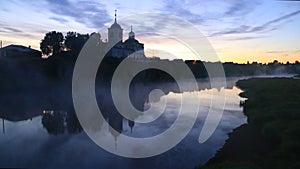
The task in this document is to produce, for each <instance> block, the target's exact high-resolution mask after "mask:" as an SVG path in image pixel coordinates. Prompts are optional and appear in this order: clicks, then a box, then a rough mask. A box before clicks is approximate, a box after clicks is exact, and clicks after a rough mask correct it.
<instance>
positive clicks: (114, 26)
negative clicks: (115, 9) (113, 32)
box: [110, 22, 122, 29]
mask: <svg viewBox="0 0 300 169" xmlns="http://www.w3.org/2000/svg"><path fill="white" fill-rule="evenodd" d="M110 28H118V29H122V28H121V26H120V25H119V24H118V23H117V22H114V23H113V24H112V25H111V27H110Z"/></svg>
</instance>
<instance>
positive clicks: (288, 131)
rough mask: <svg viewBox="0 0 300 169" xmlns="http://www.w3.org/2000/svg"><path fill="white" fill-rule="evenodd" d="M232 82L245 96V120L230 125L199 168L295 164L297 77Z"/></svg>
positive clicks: (298, 121)
mask: <svg viewBox="0 0 300 169" xmlns="http://www.w3.org/2000/svg"><path fill="white" fill-rule="evenodd" d="M236 86H237V87H239V88H240V89H242V90H243V91H244V92H242V93H240V96H241V97H244V98H247V99H248V100H247V101H246V102H245V105H244V110H243V111H244V114H245V115H246V116H247V117H248V120H247V121H248V124H244V125H242V126H240V127H238V128H236V129H234V130H233V131H232V132H231V133H230V134H229V138H228V140H227V141H226V143H225V144H224V146H223V147H222V148H221V149H220V150H219V151H218V152H217V153H216V155H215V157H213V158H212V159H210V160H209V161H208V162H207V163H206V164H205V165H204V166H202V167H199V169H213V168H214V169H215V168H222V169H226V168H228V169H229V168H230V169H234V168H236V169H238V168H239V169H240V168H243V169H244V168H245V169H246V168H249V169H250V168H251V169H253V168H261V169H271V168H275V169H277V168H278V169H280V168H291V169H292V168H299V166H300V163H299V162H298V161H299V156H297V154H298V153H299V150H300V146H298V143H299V141H300V136H299V134H297V133H300V125H299V124H300V114H299V113H298V111H299V109H300V105H299V103H300V93H299V91H300V80H298V79H294V78H292V77H291V78H251V79H246V80H239V81H238V82H237V84H236ZM297 92H298V93H297ZM297 110H298V111H297Z"/></svg>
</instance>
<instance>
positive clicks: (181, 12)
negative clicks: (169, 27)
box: [160, 0, 204, 23]
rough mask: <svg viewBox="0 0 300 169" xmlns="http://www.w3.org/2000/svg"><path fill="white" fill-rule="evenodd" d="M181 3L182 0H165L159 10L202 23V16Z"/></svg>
mask: <svg viewBox="0 0 300 169" xmlns="http://www.w3.org/2000/svg"><path fill="white" fill-rule="evenodd" d="M183 3H184V2H183V1H177V0H175V1H172V0H165V1H164V5H163V7H162V8H161V9H160V11H162V12H165V13H169V14H172V15H176V16H179V17H183V18H185V19H187V20H188V21H190V22H193V23H202V22H203V21H204V19H203V16H201V15H199V14H196V13H193V12H191V10H190V9H189V8H188V6H187V5H185V4H183Z"/></svg>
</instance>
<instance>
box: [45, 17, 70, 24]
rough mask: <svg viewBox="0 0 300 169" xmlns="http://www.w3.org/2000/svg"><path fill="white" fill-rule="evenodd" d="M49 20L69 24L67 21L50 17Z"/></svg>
mask: <svg viewBox="0 0 300 169" xmlns="http://www.w3.org/2000/svg"><path fill="white" fill-rule="evenodd" d="M49 19H51V20H54V21H57V22H59V23H67V22H69V21H68V20H67V19H64V18H58V17H50V18H49Z"/></svg>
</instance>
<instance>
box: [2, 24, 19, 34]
mask: <svg viewBox="0 0 300 169" xmlns="http://www.w3.org/2000/svg"><path fill="white" fill-rule="evenodd" d="M1 27H2V28H0V32H8V33H21V32H23V31H22V30H20V29H17V28H13V27H9V26H3V25H1Z"/></svg>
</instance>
